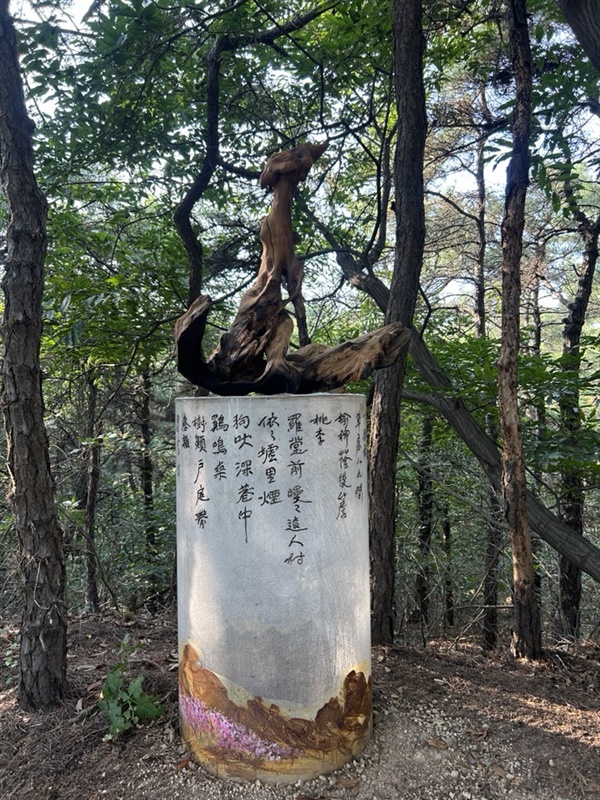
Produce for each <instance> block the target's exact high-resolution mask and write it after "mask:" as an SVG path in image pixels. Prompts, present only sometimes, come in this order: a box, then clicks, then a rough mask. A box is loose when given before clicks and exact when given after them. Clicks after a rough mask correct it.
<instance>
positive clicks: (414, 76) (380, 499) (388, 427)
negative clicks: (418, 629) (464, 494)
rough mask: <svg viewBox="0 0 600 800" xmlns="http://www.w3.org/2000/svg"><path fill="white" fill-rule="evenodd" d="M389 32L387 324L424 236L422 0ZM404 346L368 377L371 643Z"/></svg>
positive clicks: (409, 300) (387, 527) (388, 542)
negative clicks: (390, 256)
mask: <svg viewBox="0 0 600 800" xmlns="http://www.w3.org/2000/svg"><path fill="white" fill-rule="evenodd" d="M392 36H393V43H394V73H395V91H396V105H397V111H398V141H397V145H396V154H395V161H394V187H395V210H396V256H395V263H394V274H393V277H392V284H391V287H390V299H389V302H388V306H387V312H386V323H391V322H401V323H402V324H404V325H407V326H408V325H410V324H411V322H412V318H413V314H414V309H415V305H416V302H417V297H418V292H419V275H420V272H421V261H422V257H423V246H424V240H425V213H424V206H423V153H424V148H425V135H426V126H427V121H426V116H425V91H424V87H423V52H424V46H425V45H424V38H423V29H422V5H421V0H394V3H393V19H392ZM405 367H406V350H405V349H403V351H402V354H401V355H400V357H399V358H398V360H397V362H396V363H395V364H394V366H392V367H389V368H388V369H383V370H380V372H379V373H378V375H377V378H376V379H375V391H374V394H373V404H372V409H371V437H370V458H369V497H370V512H369V528H370V537H371V580H372V618H371V631H372V637H373V641H374V642H375V643H389V642H391V641H393V637H394V627H395V616H396V609H395V555H396V503H395V498H396V459H397V455H398V432H399V426H400V397H401V393H402V385H403V383H404V372H405Z"/></svg>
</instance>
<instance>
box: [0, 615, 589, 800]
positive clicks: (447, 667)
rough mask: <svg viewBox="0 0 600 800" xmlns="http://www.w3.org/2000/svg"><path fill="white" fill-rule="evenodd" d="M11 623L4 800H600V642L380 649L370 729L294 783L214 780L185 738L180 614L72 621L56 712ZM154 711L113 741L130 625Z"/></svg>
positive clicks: (2, 744)
mask: <svg viewBox="0 0 600 800" xmlns="http://www.w3.org/2000/svg"><path fill="white" fill-rule="evenodd" d="M16 633H17V631H16V627H15V626H11V625H9V624H6V623H4V625H3V626H2V627H0V653H1V654H2V656H3V657H2V659H0V731H1V736H0V798H2V800H8V798H14V799H15V800H33V799H34V798H35V800H100V798H102V799H103V800H104V799H105V800H125V798H136V800H165V798H169V799H170V800H171V799H172V800H178V798H186V799H188V798H191V800H216V799H217V798H218V799H219V800H234V798H236V799H237V798H249V799H250V800H288V799H289V800H292V798H295V800H330V799H331V800H333V799H334V798H340V800H344V798H349V799H350V798H356V799H357V800H392V798H393V800H429V799H431V800H442V799H443V800H484V799H485V800H493V799H494V798H505V797H508V798H512V800H520V799H521V798H531V800H579V799H580V798H581V799H583V798H589V799H590V800H591V799H592V798H594V797H598V798H599V800H600V693H599V683H600V648H599V647H598V646H595V645H591V644H585V645H581V646H579V647H578V648H577V649H576V650H574V649H573V650H570V651H569V650H567V649H565V650H561V649H555V650H551V651H548V652H547V657H546V660H545V661H544V662H542V663H539V664H531V663H526V662H521V663H516V662H515V661H513V660H512V659H511V658H510V657H509V656H508V654H507V653H505V652H500V653H498V654H497V655H496V656H494V657H493V658H484V657H483V656H481V655H480V654H479V652H478V649H477V648H476V647H475V646H474V645H472V644H469V643H468V642H448V641H445V642H435V643H432V644H430V645H428V646H427V648H425V649H424V648H422V647H421V648H417V647H399V648H388V649H376V650H375V651H374V653H373V679H374V706H375V714H374V721H375V726H374V732H373V737H372V740H371V742H370V744H369V746H368V747H367V750H366V751H365V753H364V754H363V755H362V756H360V757H359V758H357V759H356V760H354V761H352V762H351V763H349V764H347V765H346V766H345V767H344V768H343V769H341V770H338V771H337V772H335V773H333V774H332V775H329V776H326V777H322V778H320V779H316V780H313V781H309V782H306V783H304V784H301V785H300V784H296V785H293V786H282V787H277V786H266V785H264V784H260V783H259V782H256V783H254V784H248V783H244V784H241V783H231V782H225V781H220V780H217V779H214V778H211V777H210V776H208V775H207V774H205V773H204V772H203V770H202V769H201V768H200V767H198V766H196V765H195V764H194V763H193V762H191V761H190V760H189V758H188V757H187V756H186V752H185V748H184V747H183V746H182V745H181V743H180V740H179V736H178V721H177V653H176V648H177V636H176V622H175V619H174V616H173V615H172V614H163V615H160V616H156V617H152V618H151V617H148V618H138V619H135V620H126V619H124V618H121V617H106V618H103V619H94V618H82V619H76V620H71V624H70V633H69V656H68V658H69V662H68V663H69V675H70V692H69V697H68V698H67V700H66V701H65V703H64V705H63V706H62V707H61V708H59V709H56V710H54V711H51V712H45V713H35V714H30V713H25V712H23V711H22V710H20V708H19V707H18V705H17V702H16V689H15V686H14V683H15V681H16V665H15V655H16V652H15V642H16ZM126 633H128V634H129V635H130V638H131V641H132V642H135V643H140V644H141V646H140V647H139V649H137V650H136V651H135V652H134V653H133V655H132V663H131V670H132V674H134V675H143V676H144V688H145V690H146V691H148V692H152V693H154V694H156V695H158V696H160V698H161V699H162V701H163V703H164V705H165V707H166V713H165V715H164V716H163V717H161V718H160V719H158V720H155V721H153V722H151V723H150V724H146V725H143V726H140V727H139V728H137V729H135V730H133V731H130V732H128V733H125V734H124V735H123V736H122V737H121V738H119V739H118V740H117V741H116V742H111V741H106V740H105V738H104V737H105V734H106V732H107V726H106V721H105V719H104V717H103V715H102V714H101V713H100V712H98V710H97V709H96V707H95V703H96V701H97V700H98V697H99V693H100V690H101V687H102V683H103V680H104V678H105V676H106V674H107V672H108V670H109V669H110V668H111V667H112V666H113V665H114V664H115V663H116V662H117V660H118V655H117V653H118V648H119V644H120V642H121V641H122V640H123V637H124V636H125V634H126Z"/></svg>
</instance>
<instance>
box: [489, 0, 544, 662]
mask: <svg viewBox="0 0 600 800" xmlns="http://www.w3.org/2000/svg"><path fill="white" fill-rule="evenodd" d="M508 21H509V31H510V42H511V54H512V63H513V70H514V76H515V84H516V103H515V110H514V117H513V125H512V133H513V147H512V154H511V159H510V163H509V167H508V175H507V185H506V201H505V209H504V219H503V222H502V344H501V348H500V359H499V361H498V400H499V406H500V427H501V433H502V493H503V498H504V511H505V515H506V520H507V522H508V529H509V534H510V540H511V547H512V557H513V591H514V600H513V602H514V628H513V641H512V649H513V652H514V654H515V656H517V657H525V656H526V657H528V658H540V656H541V653H542V642H541V623H540V615H539V608H538V604H537V599H536V595H535V586H534V575H533V556H532V551H531V532H530V529H529V521H528V519H527V494H526V481H525V462H524V457H523V446H522V439H521V426H520V420H519V404H518V383H517V358H518V354H519V331H520V324H519V315H520V300H521V269H520V266H521V254H522V247H523V242H522V237H523V228H524V224H525V197H526V194H527V186H528V182H529V137H530V118H531V54H530V49H529V33H528V29H527V13H526V7H525V2H524V0H510V2H509V13H508Z"/></svg>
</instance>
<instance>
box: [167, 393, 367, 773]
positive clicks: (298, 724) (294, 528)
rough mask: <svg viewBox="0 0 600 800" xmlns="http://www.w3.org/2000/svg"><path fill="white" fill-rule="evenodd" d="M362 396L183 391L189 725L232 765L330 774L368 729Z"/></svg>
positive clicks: (198, 749) (181, 521) (180, 522)
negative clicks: (208, 394) (192, 394)
mask: <svg viewBox="0 0 600 800" xmlns="http://www.w3.org/2000/svg"><path fill="white" fill-rule="evenodd" d="M365 422H366V407H365V399H364V397H362V396H359V395H348V394H313V395H301V396H297V395H276V396H270V397H258V396H257V397H225V398H224V397H208V398H185V399H180V400H178V401H177V406H176V424H177V549H178V561H177V570H178V572H177V575H178V609H179V658H180V670H179V675H180V680H179V685H180V716H181V730H182V734H183V737H184V740H185V741H186V743H187V745H188V746H189V748H190V750H191V752H192V753H193V754H194V756H195V758H196V759H197V760H198V761H199V762H200V763H201V764H202V766H204V767H205V768H206V769H207V770H208V771H210V772H211V773H213V774H216V775H218V776H220V777H227V778H234V779H249V780H255V779H256V778H259V779H261V780H263V781H268V782H282V783H284V782H285V783H291V782H294V781H296V780H298V779H303V780H305V779H308V778H312V777H315V776H316V775H319V774H323V773H326V772H329V771H331V770H333V769H336V768H337V767H339V766H341V765H342V764H344V763H345V762H346V761H347V760H348V759H349V758H351V757H352V756H353V755H356V754H357V753H359V752H360V751H361V750H362V749H363V748H364V746H365V744H366V742H367V739H368V737H369V734H370V731H371V680H370V665H371V649H370V619H369V553H368V524H367V474H366V455H365V447H366V433H365V431H366V427H365Z"/></svg>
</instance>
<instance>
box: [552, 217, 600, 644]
mask: <svg viewBox="0 0 600 800" xmlns="http://www.w3.org/2000/svg"><path fill="white" fill-rule="evenodd" d="M575 218H576V219H577V221H578V224H579V230H580V233H581V236H582V238H583V242H584V253H583V266H582V270H581V274H580V276H579V285H578V287H577V293H576V295H575V297H574V299H573V301H572V302H571V303H570V304H569V308H568V314H567V317H566V319H565V320H564V328H563V371H564V372H565V373H566V375H568V376H570V380H569V387H570V388H569V389H568V390H567V391H566V392H565V394H564V396H563V397H562V398H561V402H560V413H561V421H562V426H563V430H564V432H565V433H566V435H567V440H568V442H569V444H570V445H571V447H572V448H573V450H574V451H575V450H576V449H577V438H578V435H579V432H580V430H581V410H580V408H579V388H578V381H579V373H580V370H581V351H580V344H581V334H582V332H583V326H584V324H585V318H586V314H587V308H588V304H589V300H590V296H591V293H592V285H593V279H594V273H595V270H596V263H597V261H598V237H599V235H600V217H599V218H598V219H596V221H595V222H590V221H589V220H588V219H587V217H586V216H585V214H583V212H582V211H580V210H577V211H576V212H575ZM561 483H562V491H561V497H560V516H561V519H562V521H563V522H564V523H565V524H566V525H568V526H569V527H570V528H572V529H573V530H574V531H575V533H577V535H578V536H583V509H584V481H583V476H582V474H581V470H578V469H577V467H573V468H572V469H569V470H565V471H563V473H562V475H561ZM580 604H581V569H580V568H579V567H577V566H575V564H573V563H572V562H571V561H569V559H568V558H565V557H564V556H563V557H561V559H560V569H559V614H558V624H559V631H560V633H562V634H563V635H565V636H568V637H571V638H574V639H576V638H578V636H579V633H580V619H579V610H580Z"/></svg>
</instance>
